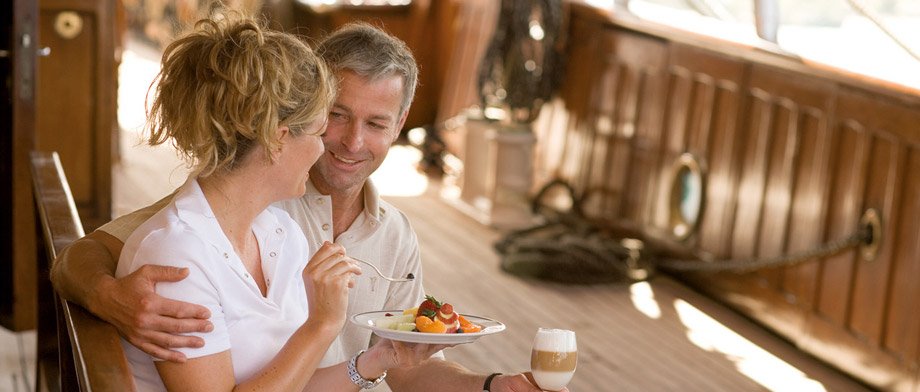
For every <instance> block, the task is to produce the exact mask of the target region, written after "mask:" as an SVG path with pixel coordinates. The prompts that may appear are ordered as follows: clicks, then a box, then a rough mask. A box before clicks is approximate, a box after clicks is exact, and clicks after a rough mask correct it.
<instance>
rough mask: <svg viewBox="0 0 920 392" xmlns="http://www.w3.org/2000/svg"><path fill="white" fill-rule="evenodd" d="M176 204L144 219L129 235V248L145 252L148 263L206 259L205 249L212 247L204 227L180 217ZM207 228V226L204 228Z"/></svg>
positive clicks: (127, 247) (137, 251) (126, 246)
mask: <svg viewBox="0 0 920 392" xmlns="http://www.w3.org/2000/svg"><path fill="white" fill-rule="evenodd" d="M174 207H175V206H169V207H167V208H164V209H163V210H161V211H159V212H158V213H157V214H155V215H154V216H153V217H152V218H150V219H149V220H147V221H146V222H144V224H142V225H141V226H140V227H138V228H137V230H135V231H134V233H133V234H131V237H129V238H128V242H126V243H125V251H128V252H129V256H132V254H131V253H135V254H136V253H143V254H144V256H145V258H146V260H145V264H153V263H156V260H157V259H160V258H161V257H162V258H163V259H172V260H186V259H188V260H196V261H200V260H203V258H202V257H200V256H201V254H202V252H204V251H206V250H207V249H209V248H210V246H209V243H208V241H207V240H206V238H207V236H206V235H204V234H205V233H202V230H203V228H196V227H193V226H191V225H189V224H188V223H187V222H185V221H183V220H182V219H179V218H178V216H177V214H175V211H171V210H173V209H174ZM204 230H206V229H204Z"/></svg>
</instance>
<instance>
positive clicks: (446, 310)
mask: <svg viewBox="0 0 920 392" xmlns="http://www.w3.org/2000/svg"><path fill="white" fill-rule="evenodd" d="M437 319H438V320H441V321H442V322H443V323H444V325H445V326H447V333H454V332H457V329H459V328H460V323H459V321H458V318H457V314H456V313H454V307H453V306H452V305H451V304H448V303H445V304H442V305H441V308H440V309H438V315H437Z"/></svg>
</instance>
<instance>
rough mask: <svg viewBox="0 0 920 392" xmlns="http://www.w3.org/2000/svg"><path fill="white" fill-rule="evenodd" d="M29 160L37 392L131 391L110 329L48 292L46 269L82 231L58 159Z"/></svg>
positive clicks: (43, 156) (131, 381) (121, 352)
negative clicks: (35, 251) (35, 243)
mask: <svg viewBox="0 0 920 392" xmlns="http://www.w3.org/2000/svg"><path fill="white" fill-rule="evenodd" d="M30 160H31V168H32V185H33V189H34V195H35V204H36V207H37V208H36V210H37V217H36V218H37V221H38V223H39V225H37V226H38V227H39V228H40V230H41V232H42V233H41V235H40V242H41V243H43V246H41V247H40V248H41V249H40V250H39V251H40V252H41V253H42V255H41V256H42V257H39V263H40V265H39V271H40V274H39V289H38V290H39V309H38V314H39V316H38V317H39V320H38V339H37V340H38V347H37V348H38V350H37V352H36V360H37V366H36V371H37V373H38V374H37V375H36V384H37V386H39V388H37V390H51V391H56V390H63V391H119V392H121V391H133V390H136V387H135V386H134V378H133V376H132V375H131V369H130V367H129V365H128V361H127V360H126V358H125V354H124V350H123V349H122V346H121V339H120V337H119V335H118V332H117V331H116V330H115V327H113V326H112V325H111V324H108V323H106V322H105V321H102V320H100V319H99V318H97V317H96V316H93V315H92V314H90V313H89V312H88V311H86V310H85V309H83V308H82V307H80V306H79V305H77V304H74V303H70V302H68V301H66V300H64V299H63V298H61V297H60V296H58V295H57V293H56V292H54V290H53V289H52V288H51V284H50V281H49V280H48V274H47V270H48V267H50V265H51V263H52V262H53V261H54V259H55V258H56V257H57V254H58V252H60V251H61V250H62V249H64V247H66V246H67V245H69V244H70V243H71V242H73V241H75V240H77V239H79V238H80V237H83V234H84V233H83V226H82V223H81V222H80V217H79V215H78V214H77V208H76V206H75V204H74V201H73V196H72V195H71V193H70V186H69V185H68V184H67V178H66V176H65V175H64V170H63V168H62V167H61V161H60V159H59V157H58V154H57V153H56V152H51V153H48V152H36V151H33V152H32V154H31V156H30ZM42 272H44V273H42Z"/></svg>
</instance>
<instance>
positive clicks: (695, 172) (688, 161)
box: [668, 152, 706, 241]
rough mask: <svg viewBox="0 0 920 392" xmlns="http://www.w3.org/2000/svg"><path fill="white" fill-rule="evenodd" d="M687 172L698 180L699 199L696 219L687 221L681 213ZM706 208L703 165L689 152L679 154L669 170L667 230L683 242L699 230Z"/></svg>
mask: <svg viewBox="0 0 920 392" xmlns="http://www.w3.org/2000/svg"><path fill="white" fill-rule="evenodd" d="M685 172H689V173H690V175H691V176H694V177H696V178H698V179H699V185H700V190H699V192H700V198H699V205H698V206H697V212H696V219H695V220H694V221H693V222H690V221H688V220H687V219H686V218H685V217H684V215H683V214H682V213H681V194H682V191H683V181H682V178H683V175H684V173H685ZM705 208H706V173H705V170H704V168H703V165H701V164H700V162H699V161H698V160H697V159H696V157H694V156H693V154H691V153H689V152H685V153H683V154H681V155H680V156H679V157H678V158H677V160H676V161H675V162H674V165H673V166H672V168H671V189H670V195H669V202H668V230H669V232H670V233H671V235H672V236H673V237H674V238H675V239H677V240H678V241H685V240H687V239H688V238H690V237H691V236H693V235H694V234H696V231H697V229H698V228H699V225H700V221H701V220H702V217H703V213H704V211H705Z"/></svg>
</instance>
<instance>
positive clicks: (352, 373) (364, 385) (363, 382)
mask: <svg viewBox="0 0 920 392" xmlns="http://www.w3.org/2000/svg"><path fill="white" fill-rule="evenodd" d="M365 351H367V350H361V351H359V352H358V353H357V354H355V356H353V357H351V360H350V361H348V365H346V366H345V367H346V368H347V369H348V378H349V379H351V382H353V383H355V385H357V386H359V387H361V389H370V388H373V387H376V386H377V385H379V384H380V383H382V382H383V379H384V378H386V377H387V372H386V371H384V372H383V374H381V375H380V377H377V379H375V380H368V379H366V378H364V377H361V373H358V357H359V356H360V355H361V354H364V352H365Z"/></svg>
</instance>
